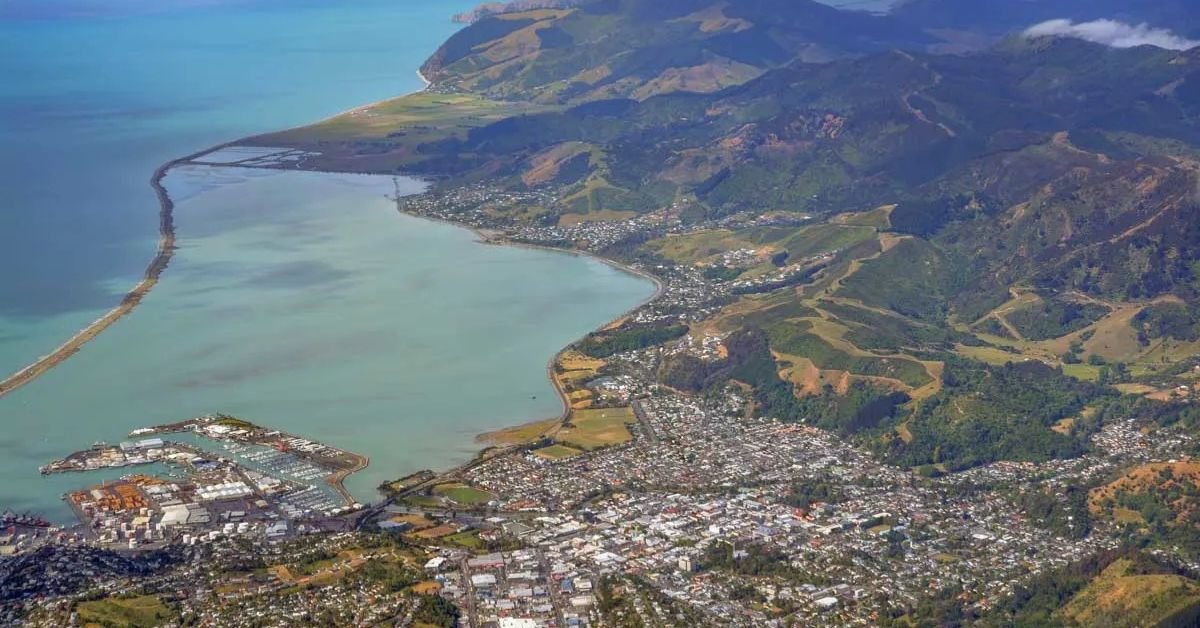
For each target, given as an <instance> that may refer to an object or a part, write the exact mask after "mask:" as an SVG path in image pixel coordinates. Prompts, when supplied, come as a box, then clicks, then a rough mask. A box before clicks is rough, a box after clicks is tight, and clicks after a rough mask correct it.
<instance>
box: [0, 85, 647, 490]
mask: <svg viewBox="0 0 1200 628" xmlns="http://www.w3.org/2000/svg"><path fill="white" fill-rule="evenodd" d="M416 74H417V77H418V78H419V79H420V80H421V81H422V82H423V83H424V87H422V88H421V89H419V90H415V91H413V92H409V93H407V94H401V95H398V96H389V97H387V98H383V99H380V100H377V101H374V102H372V103H367V104H364V105H357V106H355V107H351V108H349V109H346V110H344V111H341V112H338V113H335V114H333V115H330V116H327V117H325V118H322V119H320V120H318V121H316V122H313V123H309V124H305V125H301V126H299V127H293V128H303V127H305V126H311V124H319V123H320V122H322V121H324V120H329V119H333V118H336V117H339V116H343V115H349V114H353V113H356V112H359V111H364V110H367V109H369V108H371V107H374V106H377V105H379V104H382V103H386V102H388V101H391V100H395V99H397V98H403V97H404V96H408V95H411V94H415V93H420V92H423V91H425V90H426V89H428V88H429V86H430V85H432V83H431V82H430V81H429V80H428V79H426V77H425V76H424V75H423V74H422V73H421V71H420V69H417V70H416ZM286 130H287V129H284V131H286ZM279 132H282V131H271V132H269V133H279ZM262 135H264V134H263V133H258V134H253V135H247V136H245V137H241V138H238V139H234V140H230V141H227V142H223V143H220V144H216V145H214V146H210V147H207V148H204V149H202V150H198V151H196V152H193V153H190V154H188V155H185V156H183V157H178V158H175V159H172V160H170V161H168V162H166V163H164V164H162V165H160V166H159V167H158V168H156V169H155V170H154V172H153V174H152V175H151V177H150V187H151V188H152V189H153V190H154V193H155V196H156V197H157V199H158V202H159V241H158V246H157V249H156V251H155V255H154V257H153V258H151V260H150V262H149V264H147V266H146V270H145V272H144V277H143V279H142V280H141V281H139V282H138V283H137V284H136V285H134V287H133V288H131V289H130V290H129V291H128V292H126V293H125V295H124V296H123V297H122V299H121V301H120V302H119V303H118V304H117V305H116V306H114V307H113V308H112V309H110V310H108V311H107V312H106V313H105V314H104V315H103V316H101V317H100V318H98V319H96V320H95V321H93V322H92V323H90V324H89V325H87V326H85V327H83V328H82V329H81V330H80V331H78V332H76V333H75V335H73V336H71V338H69V339H68V340H67V341H65V342H64V343H63V344H61V345H59V346H58V347H57V348H56V349H55V350H54V351H52V352H50V353H48V354H46V355H44V356H42V357H41V358H38V359H37V360H35V361H34V362H33V363H31V364H29V365H28V366H26V367H24V368H22V369H21V370H19V371H17V372H15V373H13V374H12V375H10V376H8V377H7V378H5V379H3V380H0V398H2V397H4V396H5V395H7V394H8V393H10V392H13V391H15V390H17V389H18V388H20V387H22V386H24V385H26V384H29V383H31V382H33V381H34V380H36V379H37V378H38V377H40V376H41V375H43V374H45V373H46V372H48V371H49V370H51V369H53V368H54V367H56V366H58V365H59V364H62V363H63V362H65V361H66V360H67V359H69V358H70V357H72V356H73V355H75V354H76V353H78V352H79V351H80V349H82V348H83V346H84V345H86V344H87V343H88V342H90V341H92V340H93V339H95V338H96V337H97V336H99V335H100V334H101V333H103V332H104V331H105V330H107V329H108V328H109V327H111V326H112V325H113V324H115V323H116V322H117V321H119V320H120V319H121V318H123V317H125V316H127V315H128V314H130V313H131V312H133V310H134V309H135V308H136V307H137V306H138V305H140V304H141V302H142V300H143V299H145V297H146V296H147V295H148V294H149V293H150V292H151V290H153V289H154V287H155V286H156V285H157V284H158V281H159V279H161V277H162V274H163V273H164V272H165V271H166V270H167V267H168V266H169V264H170V261H171V259H172V258H173V257H174V255H175V251H176V249H177V248H178V247H177V245H176V234H175V221H174V209H175V202H174V200H173V199H172V198H171V196H170V193H169V192H168V191H167V189H166V187H165V186H164V185H163V180H164V179H165V178H166V176H167V174H168V172H169V171H170V170H171V169H172V168H175V167H178V166H182V165H186V164H189V163H193V162H195V160H197V159H199V158H200V157H203V156H204V155H207V154H210V153H213V152H216V151H218V150H221V149H224V148H229V147H231V146H239V145H252V143H253V140H254V139H256V138H258V137H261V136H262ZM227 166H228V167H246V166H238V165H236V164H228V165H227ZM210 167H220V166H216V165H210ZM249 167H252V168H265V169H269V170H281V171H287V170H295V171H304V172H318V173H324V174H342V175H346V174H371V173H361V172H351V171H326V170H314V169H305V168H296V167H277V166H249ZM374 176H388V175H374ZM397 212H398V213H403V214H405V215H407V216H411V217H414V218H419V219H423V220H428V221H432V222H440V223H444V224H447V225H450V226H453V227H456V228H460V229H466V230H469V231H471V232H472V233H473V234H474V235H475V238H476V242H477V243H479V244H485V245H491V246H511V247H516V248H526V249H533V250H542V251H548V252H554V253H560V254H569V255H576V256H583V257H589V258H591V259H593V260H596V261H598V262H600V263H603V264H605V265H607V266H609V267H611V268H615V269H616V270H618V271H621V272H623V273H626V274H628V275H630V276H634V277H640V278H642V279H646V280H649V281H650V282H651V283H652V284H653V285H654V292H653V293H652V294H651V295H650V296H648V297H646V298H645V299H642V300H641V301H640V302H638V303H637V304H635V305H633V306H631V307H630V308H628V309H626V310H625V311H624V312H622V313H621V314H619V315H618V316H616V317H615V318H613V319H612V320H609V321H606V322H605V323H603V324H602V325H600V326H598V327H596V328H595V329H593V330H591V331H589V332H586V333H585V334H584V335H583V336H580V337H579V338H576V339H575V340H572V341H571V342H569V343H567V345H566V346H564V347H563V348H561V349H559V350H558V351H557V352H555V353H554V354H553V355H552V356H550V358H549V359H548V360H547V362H546V366H545V374H546V377H547V379H548V380H549V381H550V385H551V387H552V388H554V392H555V394H556V396H557V397H558V400H559V404H560V405H561V406H562V409H561V410H560V411H559V413H558V414H557V415H556V416H553V417H546V418H533V417H530V418H529V419H528V420H525V421H522V422H521V423H518V424H516V425H504V426H498V427H496V428H494V429H491V430H488V431H485V432H481V433H479V434H476V435H475V438H474V439H473V441H472V442H473V443H474V444H477V445H478V444H481V443H482V442H483V441H482V439H483V437H485V436H486V435H487V434H489V433H492V432H495V431H499V430H503V429H507V428H510V427H516V426H521V425H528V424H530V423H538V422H548V421H551V420H553V421H556V422H562V421H564V420H566V418H567V417H568V416H569V415H570V412H571V403H570V399H569V398H568V396H567V393H566V391H565V390H564V389H563V387H562V385H561V383H560V382H559V380H558V378H557V377H555V373H554V367H555V364H556V363H557V362H558V360H559V358H560V357H561V356H562V355H563V353H565V352H566V351H568V350H570V348H571V346H572V345H574V344H575V343H576V342H578V341H579V340H581V339H582V338H584V337H586V336H587V335H588V334H591V333H593V332H594V331H596V330H599V329H603V328H605V327H607V326H609V325H612V324H613V323H614V322H616V321H619V320H621V319H623V318H626V317H628V316H629V315H630V314H631V313H633V312H634V311H636V310H638V309H640V308H642V307H644V306H645V305H647V304H649V303H651V302H653V301H655V300H657V299H658V298H659V297H661V296H662V295H663V293H664V291H665V285H664V284H663V282H662V281H661V280H660V279H659V278H658V277H655V276H654V275H652V274H650V273H648V272H645V271H642V270H639V269H637V268H633V267H631V266H628V265H626V264H623V263H621V262H619V261H617V260H613V259H609V258H606V257H602V256H600V255H597V254H595V253H592V252H590V251H583V250H577V249H563V248H557V247H550V246H543V245H538V244H531V243H526V242H516V241H513V240H510V239H508V238H507V237H504V236H503V235H502V234H500V233H489V232H487V231H484V230H481V229H479V228H477V227H475V226H473V225H470V224H467V223H461V222H455V221H453V220H448V219H444V218H438V217H434V216H424V215H421V214H417V213H413V212H406V211H403V210H401V209H400V208H399V202H398V201H397ZM491 449H494V448H493V447H491V446H485V447H482V448H480V449H478V450H476V451H475V453H474V454H473V455H472V456H471V458H470V459H469V460H466V461H464V462H462V463H459V464H453V465H451V466H450V467H448V468H447V469H445V470H444V471H441V472H439V473H438V476H439V477H445V476H448V475H452V474H455V473H458V472H459V471H461V470H462V469H464V468H469V467H470V466H471V465H473V464H478V462H479V461H480V459H481V458H484V457H486V455H487V452H488V451H489V450H491ZM368 464H370V459H369V458H368V457H366V456H365V455H363V456H362V460H361V461H360V464H359V465H357V467H356V468H354V469H352V470H343V471H340V472H338V473H337V474H336V477H335V476H331V477H329V478H327V482H328V483H329V484H330V485H331V486H332V487H333V488H334V489H335V490H337V492H338V493H340V494H341V495H342V497H344V498H345V499H346V500H347V501H352V500H353V496H352V495H351V494H350V493H349V491H348V490H347V489H346V488H345V487H344V485H343V481H344V480H345V479H346V478H347V477H349V476H351V475H353V474H354V473H356V472H358V471H361V470H363V469H365V468H366V467H367V466H368ZM381 503H387V499H386V497H385V498H384V499H383V500H382V502H381Z"/></svg>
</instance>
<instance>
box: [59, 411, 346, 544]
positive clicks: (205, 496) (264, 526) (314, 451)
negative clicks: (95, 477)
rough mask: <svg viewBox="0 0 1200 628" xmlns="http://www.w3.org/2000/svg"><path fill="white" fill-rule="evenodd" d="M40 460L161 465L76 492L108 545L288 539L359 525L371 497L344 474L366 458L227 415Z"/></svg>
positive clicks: (84, 517)
mask: <svg viewBox="0 0 1200 628" xmlns="http://www.w3.org/2000/svg"><path fill="white" fill-rule="evenodd" d="M130 439H131V440H128V441H124V442H122V443H120V444H119V445H109V444H107V443H103V442H98V443H95V444H94V445H93V446H92V447H90V448H88V449H85V450H82V451H78V452H75V453H73V454H71V455H69V456H67V457H65V458H62V459H60V460H55V461H53V462H50V463H49V464H46V465H45V466H43V467H42V468H41V472H42V473H43V474H46V475H50V474H59V473H76V472H90V471H100V470H105V469H124V468H127V467H144V466H150V465H158V466H159V467H160V469H162V470H163V472H161V473H148V472H137V473H130V474H127V475H124V476H122V477H120V478H119V479H116V480H109V481H105V482H102V483H100V484H96V485H94V486H91V487H88V488H84V489H80V490H74V491H71V492H69V493H68V494H67V495H66V496H65V499H66V502H67V505H68V506H69V507H70V509H71V510H72V512H74V514H75V516H76V517H77V518H78V519H79V521H80V522H81V523H82V524H83V525H84V527H86V528H87V531H88V533H89V535H90V536H91V538H92V539H93V540H95V541H98V542H99V543H101V544H106V545H118V544H119V545H122V546H128V547H130V548H133V547H139V546H145V545H150V546H157V545H161V544H166V543H169V542H173V541H181V542H183V543H194V542H196V541H199V540H204V539H212V538H216V537H219V536H229V535H251V536H259V537H266V538H272V539H274V538H282V537H287V536H290V535H293V534H298V533H304V532H307V531H312V530H318V529H344V528H346V527H349V526H350V524H351V523H350V520H349V519H348V518H347V517H346V515H347V514H350V513H355V512H357V511H358V510H359V509H361V508H362V505H361V504H359V503H358V502H356V501H355V500H354V498H353V497H352V496H351V495H350V493H349V492H347V491H346V489H345V487H344V486H343V485H342V481H343V480H344V479H345V478H346V477H347V476H349V475H350V474H352V473H354V472H355V471H357V470H361V469H363V468H365V467H366V466H367V464H368V462H369V461H368V459H367V458H366V457H365V456H362V455H359V454H355V453H352V452H348V451H344V450H341V449H338V448H335V447H331V446H329V445H326V444H323V443H319V442H316V441H312V440H309V439H306V438H302V437H299V436H295V435H292V434H288V433H285V432H281V431H279V430H273V429H269V428H265V427H261V426H258V425H254V424H252V423H250V422H248V421H244V420H242V419H238V418H236V417H232V416H228V415H217V414H214V415H205V416H201V417H196V418H193V419H189V420H186V421H181V422H178V423H172V424H168V425H160V426H156V427H149V428H140V429H137V430H134V431H133V432H131V433H130Z"/></svg>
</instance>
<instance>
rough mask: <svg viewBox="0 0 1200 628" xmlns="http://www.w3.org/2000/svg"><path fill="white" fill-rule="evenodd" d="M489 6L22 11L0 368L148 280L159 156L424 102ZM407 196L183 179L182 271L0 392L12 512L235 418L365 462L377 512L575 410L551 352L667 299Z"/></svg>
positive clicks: (0, 287) (5, 489) (170, 182)
mask: <svg viewBox="0 0 1200 628" xmlns="http://www.w3.org/2000/svg"><path fill="white" fill-rule="evenodd" d="M133 4H138V3H133ZM201 4H211V3H201ZM468 4H470V3H469V2H463V3H446V2H439V3H436V4H435V3H419V2H415V1H411V0H387V1H386V2H384V1H377V0H366V1H355V2H332V1H330V2H316V1H306V2H294V3H286V4H285V3H275V2H236V3H229V2H217V3H215V4H213V5H212V6H204V7H201V8H188V9H178V10H170V9H168V10H160V11H158V12H155V13H142V12H128V13H120V12H118V13H117V14H116V15H107V16H102V17H72V18H69V19H68V18H60V19H43V18H44V17H45V16H40V17H39V18H38V19H29V18H27V17H16V16H17V13H15V12H11V11H9V10H10V9H12V5H5V7H4V8H5V11H0V80H2V81H3V84H5V85H6V88H9V87H11V88H12V89H6V90H5V91H3V92H0V121H2V123H3V127H2V128H0V160H3V161H2V163H0V185H3V186H4V189H5V191H6V194H5V195H4V199H3V200H0V203H3V206H2V207H0V262H3V263H4V265H5V268H7V269H9V272H7V273H5V275H4V277H3V279H0V370H4V371H6V372H8V371H12V370H15V369H16V368H19V367H20V366H22V365H23V364H24V363H26V362H28V360H29V359H30V358H33V357H36V356H37V355H40V354H42V353H45V352H47V351H48V350H50V349H51V348H53V347H54V346H56V345H58V344H59V343H60V342H62V341H63V340H64V339H65V338H67V337H68V336H69V335H71V334H72V333H73V332H74V331H75V330H77V329H78V328H79V327H81V326H83V325H85V324H86V323H88V322H90V321H91V320H93V319H94V318H95V317H96V316H98V315H99V314H100V313H101V312H102V311H104V310H106V309H107V308H109V307H111V306H112V305H113V304H114V303H115V301H116V299H117V298H118V296H119V295H120V294H121V293H123V292H124V291H125V290H126V289H128V287H129V286H130V285H132V283H134V281H136V278H137V277H138V276H140V273H141V271H142V269H143V267H144V265H145V263H146V262H147V261H148V260H149V258H150V256H151V255H152V254H153V250H154V243H155V236H156V234H155V228H156V224H157V223H156V212H157V205H156V203H155V201H154V197H153V195H152V194H151V192H150V190H149V188H148V186H147V185H146V182H147V180H148V178H149V176H150V173H151V171H153V169H154V168H155V167H156V166H157V165H158V164H159V163H162V162H163V161H166V160H169V159H171V158H172V157H175V156H178V155H182V154H187V153H190V152H193V151H195V150H197V149H198V148H202V147H204V146H207V145H211V144H214V143H218V142H220V141H223V140H227V139H230V138H233V137H237V136H240V135H244V134H247V133H251V132H255V131H265V130H270V129H273V128H277V127H282V126H288V125H291V124H299V123H302V122H305V121H307V120H311V119H315V118H318V117H320V116H323V115H327V114H330V113H333V112H335V111H337V110H341V109H344V108H348V107H351V106H354V105H356V104H361V103H363V102H368V101H372V100H376V99H379V98H382V97H385V96H388V95H392V94H396V93H402V92H405V91H410V90H411V89H413V88H415V87H417V80H416V78H415V76H414V75H413V69H414V68H415V67H417V65H418V64H419V63H420V61H421V60H422V59H423V58H424V57H425V55H426V54H428V52H429V51H431V50H432V49H433V48H434V47H435V46H436V44H437V43H438V42H440V41H441V40H442V39H443V38H444V37H445V36H447V35H448V34H449V32H451V29H452V25H451V24H449V23H448V21H447V20H446V15H448V14H449V13H451V12H454V11H456V10H460V9H461V8H464V7H466V6H467V5H468ZM6 11H8V12H7V13H6ZM400 185H401V186H402V188H403V189H404V191H413V192H415V191H418V190H419V189H420V186H421V184H420V182H417V181H412V180H401V181H400ZM394 186H395V182H394V181H393V180H392V179H391V178H376V177H361V176H351V175H345V176H339V175H320V174H312V173H278V172H267V171H248V170H239V169H229V168H219V169H214V168H197V167H193V168H187V169H182V170H178V171H174V172H173V173H172V174H171V175H170V176H169V177H168V179H167V187H168V189H170V190H171V192H172V195H173V196H174V197H176V198H177V199H179V202H178V207H177V216H176V223H177V228H178V236H179V245H180V250H179V252H178V254H177V256H176V258H175V259H174V261H173V262H172V264H171V267H170V268H169V270H168V271H167V273H166V275H165V276H164V279H163V281H162V282H160V284H159V286H158V287H157V288H156V289H155V290H154V291H153V292H152V293H151V294H150V296H149V297H148V298H147V299H146V300H145V302H144V303H143V304H142V305H141V306H140V307H139V308H138V309H137V310H136V311H135V312H134V313H133V314H132V315H130V316H128V317H126V318H124V319H122V320H121V321H120V322H118V323H117V324H116V325H114V326H113V327H112V328H110V329H109V330H108V331H106V332H104V333H103V334H101V335H100V337H99V338H98V339H96V340H95V341H93V342H92V343H89V344H88V345H86V346H85V348H84V349H83V350H82V351H81V352H80V353H79V354H78V355H76V356H75V357H73V358H71V359H70V360H68V361H67V362H66V363H64V364H63V365H61V366H59V367H57V368H55V369H53V370H52V371H50V372H49V373H48V374H46V375H44V376H43V377H42V378H40V379H38V380H37V381H35V382H34V383H32V384H30V385H28V386H26V387H24V388H22V389H20V390H18V391H16V392H15V393H12V394H10V395H8V396H6V397H4V398H0V509H3V508H13V509H18V510H24V509H34V510H39V511H42V512H44V513H47V514H49V515H51V516H54V517H56V518H60V519H62V518H65V516H66V515H67V512H66V510H65V509H64V508H63V507H62V505H61V503H60V502H59V500H58V497H59V495H61V494H62V493H63V492H64V491H66V490H68V489H70V488H75V487H78V486H80V485H82V484H84V483H87V482H93V481H96V480H97V479H98V478H97V477H96V476H91V477H89V476H90V475H91V474H89V476H82V475H64V476H54V477H49V478H43V477H40V476H39V475H38V474H37V467H38V465H40V464H43V463H45V462H46V461H47V460H49V459H52V458H55V457H59V456H62V455H64V454H66V453H69V452H70V451H72V450H75V449H79V448H82V447H86V446H88V445H90V444H91V443H92V442H93V441H95V440H108V441H114V440H119V439H120V438H122V437H123V435H124V434H125V433H126V432H128V431H129V430H130V429H132V428H136V427H140V426H145V425H150V424H156V423H163V422H169V421H174V420H178V419H182V418H186V417H189V416H192V415H195V414H201V413H207V412H216V411H219V412H228V413H233V414H238V415H242V416H245V417H246V418H248V419H251V420H254V421H257V422H260V423H263V424H268V425H272V426H277V427H280V428H282V429H286V430H289V431H292V432H295V433H298V434H303V435H306V436H309V437H313V438H317V439H321V440H324V441H328V442H330V443H332V444H335V445H338V446H340V447H344V448H346V449H350V450H353V451H358V452H361V453H364V454H367V455H368V456H370V457H371V459H372V464H371V467H370V468H369V469H368V470H367V471H366V472H364V473H361V474H358V475H356V476H355V477H353V478H351V481H350V482H349V483H348V484H349V487H350V488H351V490H352V491H354V492H355V494H356V495H358V496H360V497H361V498H362V499H364V500H365V499H371V498H373V492H372V488H373V487H374V486H375V485H377V484H378V483H379V482H381V481H383V480H386V479H389V478H393V477H397V476H399V475H402V474H404V473H407V472H410V471H413V470H416V469H420V468H424V467H430V466H433V467H443V466H447V465H449V464H452V463H454V462H456V461H460V460H463V459H465V458H467V457H468V456H469V455H470V454H471V453H473V452H474V449H475V446H474V444H473V443H472V442H471V440H472V436H473V435H475V434H477V433H479V432H480V431H484V430H487V429H490V428H495V427H500V426H504V425H509V424H513V423H517V422H521V421H525V420H531V419H536V418H541V417H546V416H550V415H553V414H555V413H557V411H558V410H559V403H558V401H557V399H556V398H555V396H554V393H553V390H552V389H551V387H550V384H549V382H548V381H547V379H546V375H545V370H544V367H545V364H546V361H547V359H548V358H549V357H550V356H551V355H552V354H553V353H554V352H555V351H556V350H557V349H559V348H560V347H562V346H563V345H565V344H566V343H568V342H570V341H571V340H572V339H574V338H576V337H578V336H579V335H581V334H583V333H585V332H587V331H588V330H590V329H592V328H594V327H596V326H598V325H601V324H603V323H604V322H605V321H607V320H609V319H611V318H613V317H614V316H616V315H618V314H619V313H621V312H622V311H624V310H626V309H628V308H629V307H631V306H632V305H634V304H636V303H637V302H638V301H640V300H641V299H644V298H646V297H647V296H649V294H650V293H651V292H652V286H651V285H650V284H649V283H648V282H646V281H645V280H642V279H638V278H634V277H631V276H629V275H627V274H625V273H622V272H620V271H618V270H615V269H613V268H611V267H608V266H606V265H604V264H601V263H599V262H597V261H595V260H591V259H588V258H583V257H575V256H570V255H564V254H555V253H549V252H544V251H535V250H529V249H518V248H506V247H494V246H487V245H482V244H479V243H477V242H475V238H474V234H472V233H471V232H469V231H466V230H463V229H460V228H457V227H452V226H448V225H444V224H440V223H433V222H428V221H424V220H419V219H415V218H411V217H407V216H403V215H400V214H398V213H397V212H396V211H395V209H394V206H393V203H391V202H390V201H388V200H387V198H386V197H385V194H391V193H392V192H393V190H394Z"/></svg>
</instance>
